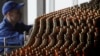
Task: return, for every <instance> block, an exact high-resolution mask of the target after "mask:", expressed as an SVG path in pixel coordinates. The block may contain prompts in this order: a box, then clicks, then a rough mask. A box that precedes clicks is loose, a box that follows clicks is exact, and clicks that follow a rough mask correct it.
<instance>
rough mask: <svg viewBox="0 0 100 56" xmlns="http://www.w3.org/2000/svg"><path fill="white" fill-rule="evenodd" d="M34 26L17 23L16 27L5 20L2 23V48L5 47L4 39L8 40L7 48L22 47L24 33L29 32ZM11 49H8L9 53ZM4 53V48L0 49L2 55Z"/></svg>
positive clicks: (0, 26) (0, 41)
mask: <svg viewBox="0 0 100 56" xmlns="http://www.w3.org/2000/svg"><path fill="white" fill-rule="evenodd" d="M31 27H32V26H28V25H25V24H23V23H22V22H18V23H16V25H15V26H12V24H11V23H10V22H9V21H8V20H7V19H6V18H4V19H3V21H2V22H1V23H0V46H3V45H4V42H3V38H4V37H5V38H6V46H22V45H23V44H24V35H23V32H24V31H27V32H28V31H29V29H30V28H31ZM10 49H11V48H7V52H9V51H10ZM3 51H4V48H0V53H2V52H3Z"/></svg>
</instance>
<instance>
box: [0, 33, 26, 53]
mask: <svg viewBox="0 0 100 56" xmlns="http://www.w3.org/2000/svg"><path fill="white" fill-rule="evenodd" d="M6 39H7V38H6V37H4V38H3V42H4V45H3V46H0V48H4V52H3V54H0V55H5V54H6V51H7V48H21V47H23V46H6ZM26 41H27V39H26V32H24V46H25V43H26Z"/></svg>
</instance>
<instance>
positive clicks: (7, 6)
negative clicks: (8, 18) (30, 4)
mask: <svg viewBox="0 0 100 56" xmlns="http://www.w3.org/2000/svg"><path fill="white" fill-rule="evenodd" d="M23 6H24V3H16V2H14V1H7V2H5V3H4V5H3V7H2V14H3V15H6V14H7V12H9V11H11V10H13V9H20V8H21V7H23Z"/></svg>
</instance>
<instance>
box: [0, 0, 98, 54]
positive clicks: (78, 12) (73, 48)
mask: <svg viewBox="0 0 100 56" xmlns="http://www.w3.org/2000/svg"><path fill="white" fill-rule="evenodd" d="M7 1H14V2H16V3H24V6H23V7H22V8H21V9H20V11H21V12H22V15H21V16H22V17H21V20H20V21H18V23H19V22H23V24H25V25H28V26H31V27H30V28H29V31H27V30H23V29H24V27H23V26H21V25H20V27H17V28H18V29H19V30H20V31H23V33H21V34H20V33H19V32H17V31H14V30H13V32H17V33H18V34H20V36H19V35H18V36H17V37H16V38H14V37H13V38H12V37H9V38H7V37H8V36H9V34H10V33H9V34H8V33H7V34H8V35H7V34H6V33H5V32H8V31H9V29H6V31H4V30H2V27H3V26H2V24H3V21H4V18H5V16H6V17H7V16H9V14H10V12H12V11H10V12H8V13H6V15H4V14H3V12H2V11H3V4H4V3H5V2H7ZM5 6H6V5H5ZM9 8H10V7H8V8H6V9H5V10H7V9H9ZM16 10H17V9H16ZM11 17H13V16H11ZM16 20H17V19H16ZM8 21H9V20H8ZM8 24H9V23H8ZM16 24H17V23H16ZM16 24H15V25H16ZM5 27H7V25H6V26H5ZM10 27H11V26H10ZM17 28H14V29H17ZM99 28H100V0H0V56H100V53H99V52H100V35H99V34H100V29H99ZM11 29H12V27H11ZM3 32H4V33H3ZM17 33H16V35H17ZM3 35H7V36H3ZM2 36H3V37H2ZM10 36H12V35H10ZM21 36H22V37H21ZM16 39H17V40H16ZM20 42H21V43H20ZM9 43H10V44H9ZM14 43H17V44H14Z"/></svg>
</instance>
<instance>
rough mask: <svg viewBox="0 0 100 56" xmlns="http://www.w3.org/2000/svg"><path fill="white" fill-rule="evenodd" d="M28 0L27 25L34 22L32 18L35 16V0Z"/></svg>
mask: <svg viewBox="0 0 100 56" xmlns="http://www.w3.org/2000/svg"><path fill="white" fill-rule="evenodd" d="M27 1H28V25H30V24H32V25H33V23H34V19H36V17H37V0H27Z"/></svg>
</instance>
